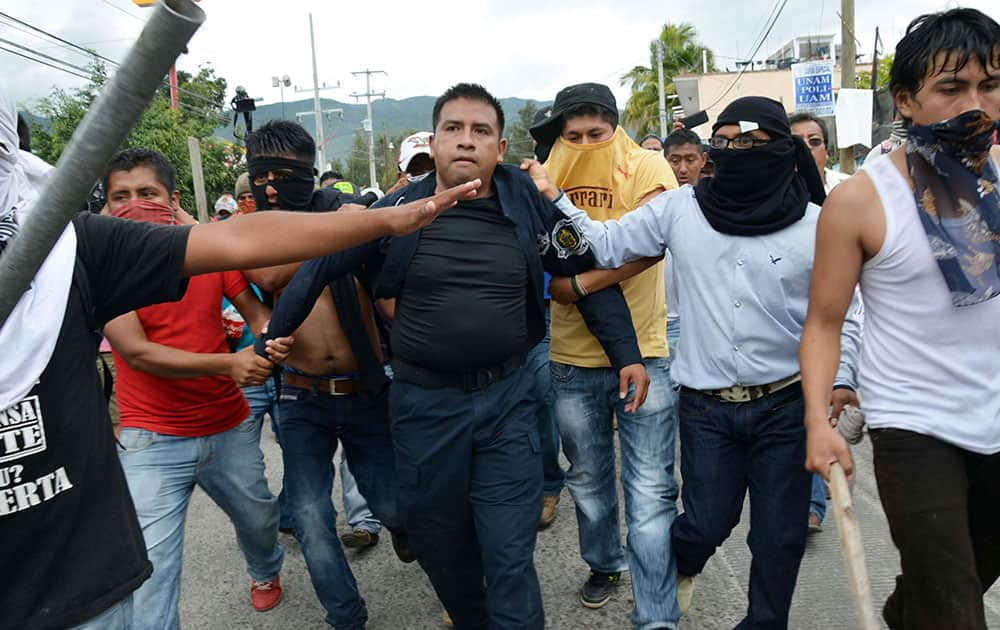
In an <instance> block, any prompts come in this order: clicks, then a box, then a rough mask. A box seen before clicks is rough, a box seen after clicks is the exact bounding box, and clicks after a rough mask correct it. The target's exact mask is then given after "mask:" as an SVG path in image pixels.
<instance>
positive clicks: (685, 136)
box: [663, 129, 705, 155]
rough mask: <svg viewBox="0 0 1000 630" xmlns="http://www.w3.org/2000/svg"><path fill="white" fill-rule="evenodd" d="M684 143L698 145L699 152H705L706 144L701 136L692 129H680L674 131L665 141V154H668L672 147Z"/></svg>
mask: <svg viewBox="0 0 1000 630" xmlns="http://www.w3.org/2000/svg"><path fill="white" fill-rule="evenodd" d="M684 144H693V145H694V146H696V147H698V153H704V152H705V145H704V144H702V142H701V137H699V136H698V134H696V133H695V132H693V131H691V130H690V129H678V130H676V131H672V132H671V133H670V135H669V136H667V138H666V140H664V141H663V154H664V155H666V154H667V149H668V148H670V147H679V146H681V145H684Z"/></svg>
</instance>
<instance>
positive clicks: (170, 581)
mask: <svg viewBox="0 0 1000 630" xmlns="http://www.w3.org/2000/svg"><path fill="white" fill-rule="evenodd" d="M120 443H121V447H119V450H118V458H119V460H120V461H121V464H122V468H123V469H124V471H125V478H126V479H127V480H128V487H129V491H130V492H131V493H132V500H133V501H134V502H135V511H136V514H137V515H138V516H139V524H140V525H141V526H142V535H143V538H145V540H146V551H147V552H148V553H149V559H150V561H151V562H152V563H153V575H152V577H150V578H149V579H148V580H146V581H145V582H144V583H143V585H142V586H140V587H139V589H138V590H137V591H135V594H134V621H133V623H134V626H135V628H137V629H139V630H150V629H153V628H166V629H172V628H177V627H179V624H180V620H179V616H178V611H177V602H178V600H179V598H180V587H181V566H182V558H181V554H182V551H183V548H184V520H185V516H186V514H187V506H188V501H189V500H190V498H191V492H192V491H193V490H194V487H195V485H196V484H197V485H198V486H199V487H200V488H201V489H202V490H204V491H205V494H207V495H208V496H209V497H211V499H212V500H213V501H215V503H216V505H218V506H219V507H220V508H222V511H223V512H225V513H226V515H227V516H228V517H229V520H230V521H232V523H233V526H234V527H235V528H236V540H237V542H238V543H239V546H240V550H241V551H242V552H243V557H244V558H245V559H246V562H247V570H248V571H249V573H250V576H251V577H252V578H253V579H254V580H257V581H258V582H265V581H268V580H272V579H274V578H275V576H277V575H278V573H279V572H280V571H281V563H282V560H283V559H284V550H283V549H282V547H281V544H280V543H278V500H277V499H276V498H275V496H274V495H273V494H271V491H270V489H268V487H267V480H266V479H265V478H264V454H263V453H262V452H261V450H260V421H259V420H256V419H254V418H253V417H249V418H247V419H246V420H244V421H243V422H242V423H241V424H239V425H237V426H235V427H233V428H232V429H229V430H228V431H223V432H222V433H216V434H214V435H207V436H204V437H176V436H172V435H163V434H160V433H155V432H153V431H147V430H145V429H135V428H124V429H122V433H121V439H120Z"/></svg>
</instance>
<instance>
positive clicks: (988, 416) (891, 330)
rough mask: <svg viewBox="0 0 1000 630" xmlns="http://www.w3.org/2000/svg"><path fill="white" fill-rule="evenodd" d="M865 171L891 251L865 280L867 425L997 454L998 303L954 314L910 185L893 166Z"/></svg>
mask: <svg viewBox="0 0 1000 630" xmlns="http://www.w3.org/2000/svg"><path fill="white" fill-rule="evenodd" d="M863 171H864V172H865V173H866V174H867V175H868V177H869V178H870V179H871V180H872V182H873V183H874V184H875V189H876V190H877V191H878V195H879V199H880V200H881V202H882V209H883V211H884V213H885V242H884V243H883V245H882V249H881V250H879V252H878V254H877V255H876V256H875V257H874V258H872V259H871V260H869V261H868V262H867V263H865V265H864V266H863V267H862V270H861V295H862V296H863V298H864V303H865V325H864V326H865V327H864V343H863V344H862V345H863V347H862V353H861V376H860V379H859V380H860V385H861V400H862V401H863V402H862V406H863V408H864V412H865V416H866V417H867V420H868V424H869V426H871V427H873V428H896V429H905V430H909V431H915V432H917V433H922V434H924V435H930V436H933V437H935V438H938V439H940V440H942V441H944V442H948V443H950V444H954V445H955V446H958V447H959V448H962V449H965V450H969V451H973V452H976V453H985V454H992V453H996V452H998V451H1000V297H998V298H994V299H992V300H986V301H985V302H981V303H979V304H975V305H972V306H963V307H958V308H956V307H953V306H952V304H951V293H950V292H949V290H948V286H947V284H945V281H944V276H942V275H941V271H940V270H939V268H938V265H937V262H936V261H935V259H934V256H933V255H932V253H931V248H930V245H929V243H928V242H927V236H926V234H925V232H924V229H923V227H922V226H921V224H920V218H919V216H918V214H917V206H916V203H915V202H914V199H913V192H912V190H911V188H910V186H909V183H908V182H907V180H906V179H905V178H904V177H903V175H902V174H901V173H900V172H899V170H898V169H897V168H896V165H895V163H894V162H893V161H892V160H888V159H886V160H871V161H868V162H867V163H866V164H865V165H864V167H863Z"/></svg>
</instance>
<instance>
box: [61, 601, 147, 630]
mask: <svg viewBox="0 0 1000 630" xmlns="http://www.w3.org/2000/svg"><path fill="white" fill-rule="evenodd" d="M134 627H135V626H134V625H133V624H132V593H129V594H128V595H127V596H126V597H125V599H122V600H120V601H119V602H118V603H116V604H112V605H111V607H110V608H108V609H107V610H105V611H104V612H102V613H101V614H99V615H97V616H96V617H92V618H90V619H88V620H87V621H84V622H83V623H81V624H78V625H75V626H73V627H72V628H69V629H68V630H132V628H134Z"/></svg>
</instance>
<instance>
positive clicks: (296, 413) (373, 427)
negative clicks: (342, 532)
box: [280, 387, 400, 630]
mask: <svg viewBox="0 0 1000 630" xmlns="http://www.w3.org/2000/svg"><path fill="white" fill-rule="evenodd" d="M280 405H281V439H282V444H281V456H282V461H283V462H284V464H285V491H286V492H287V493H288V503H289V506H290V507H291V509H292V512H293V513H294V514H295V536H296V538H298V540H299V544H300V545H301V546H302V555H303V556H304V557H305V560H306V567H307V568H308V569H309V577H310V578H312V583H313V589H314V590H315V591H316V596H317V597H318V598H319V601H320V603H321V604H322V605H323V608H324V609H326V613H327V615H326V621H327V623H329V624H330V625H331V626H334V627H335V628H337V629H338V630H355V629H358V628H364V627H365V623H366V622H367V620H368V610H367V608H366V607H365V601H364V599H362V597H361V594H360V593H359V592H358V585H357V582H355V580H354V574H353V573H352V572H351V567H350V566H349V565H348V564H347V558H346V557H345V556H344V549H343V547H341V545H340V539H339V538H338V537H337V513H336V511H335V509H334V507H333V501H331V499H330V495H331V493H332V491H333V456H334V453H335V452H336V451H337V443H338V442H339V443H340V444H342V445H343V447H344V455H345V456H346V458H347V462H348V465H349V466H350V467H351V471H352V472H353V473H354V478H355V480H356V481H357V485H358V489H359V490H360V491H361V494H362V495H364V496H365V497H366V498H367V499H368V505H369V506H371V509H372V511H373V512H374V513H375V514H376V515H377V516H378V518H379V519H381V521H382V522H383V523H384V524H385V526H386V527H387V528H388V529H389V530H395V531H398V530H399V529H400V526H399V516H398V510H397V506H396V500H397V495H398V484H397V482H396V467H395V461H394V459H393V450H392V439H391V437H390V435H389V418H388V415H387V409H386V397H385V395H381V396H369V395H363V394H352V395H349V396H331V395H329V394H322V393H313V392H311V391H309V390H305V389H299V388H296V387H285V388H284V390H283V391H282V393H281V403H280Z"/></svg>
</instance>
